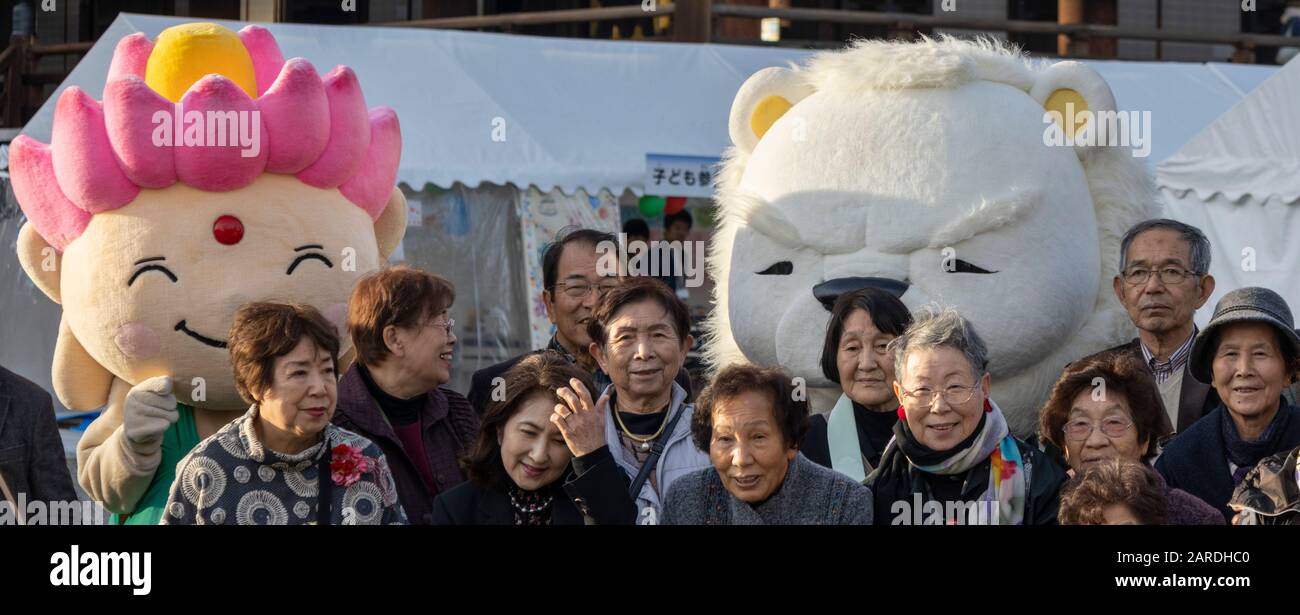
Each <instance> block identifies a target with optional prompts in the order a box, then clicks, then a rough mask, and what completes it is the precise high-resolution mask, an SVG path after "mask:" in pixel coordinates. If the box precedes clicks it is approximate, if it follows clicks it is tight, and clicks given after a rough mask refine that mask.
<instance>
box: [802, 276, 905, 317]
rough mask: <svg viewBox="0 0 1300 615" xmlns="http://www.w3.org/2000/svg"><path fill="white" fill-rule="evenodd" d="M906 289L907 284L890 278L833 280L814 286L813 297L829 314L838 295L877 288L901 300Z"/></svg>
mask: <svg viewBox="0 0 1300 615" xmlns="http://www.w3.org/2000/svg"><path fill="white" fill-rule="evenodd" d="M907 287H908V284H907V282H900V281H898V280H894V279H891V278H835V279H834V280H826V281H825V282H822V283H821V284H818V285H816V286H814V287H813V296H814V297H816V298H817V300H818V301H820V302H821V304H822V307H825V308H826V311H828V312H829V311H830V310H831V307H833V306H834V305H835V300H836V299H839V297H840V295H843V294H844V293H851V292H853V291H855V290H860V289H863V288H879V289H880V290H883V291H885V292H887V293H889V294H891V295H893V296H895V297H899V298H902V296H903V293H905V292H907Z"/></svg>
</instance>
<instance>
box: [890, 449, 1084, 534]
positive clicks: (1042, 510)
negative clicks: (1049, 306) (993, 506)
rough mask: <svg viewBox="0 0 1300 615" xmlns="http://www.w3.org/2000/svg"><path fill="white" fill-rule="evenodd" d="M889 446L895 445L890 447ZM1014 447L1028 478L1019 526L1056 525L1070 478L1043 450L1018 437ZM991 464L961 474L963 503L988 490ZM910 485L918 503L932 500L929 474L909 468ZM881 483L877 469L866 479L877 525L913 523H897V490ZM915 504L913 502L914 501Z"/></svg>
mask: <svg viewBox="0 0 1300 615" xmlns="http://www.w3.org/2000/svg"><path fill="white" fill-rule="evenodd" d="M891 446H896V444H893V445H891ZM1016 446H1018V447H1019V448H1020V457H1021V459H1023V460H1024V463H1025V466H1026V467H1025V469H1024V470H1025V471H1026V472H1027V473H1028V476H1029V484H1028V485H1027V486H1026V493H1025V512H1024V518H1023V519H1022V520H1021V525H1056V524H1057V520H1056V514H1057V511H1058V510H1059V508H1060V506H1061V487H1063V486H1065V482H1066V481H1067V480H1068V479H1069V476H1068V475H1067V474H1066V473H1065V469H1064V468H1062V467H1061V466H1059V465H1057V464H1056V463H1055V462H1053V461H1052V459H1051V458H1050V457H1048V456H1047V455H1046V454H1044V453H1043V452H1042V451H1040V450H1038V449H1036V448H1034V447H1032V446H1030V445H1028V444H1025V443H1024V442H1023V441H1021V440H1020V439H1019V438H1016ZM991 464H992V462H991V461H990V460H988V459H985V460H984V461H982V462H980V463H978V464H976V465H975V467H973V468H971V469H969V470H967V471H966V473H965V474H962V475H961V480H962V481H963V482H962V489H961V499H962V500H963V501H966V502H972V501H976V500H978V499H979V498H980V496H981V495H983V493H984V492H985V491H986V490H987V488H988V484H989V466H990V465H991ZM910 473H911V481H912V484H911V486H910V489H911V491H912V492H913V493H920V494H921V501H922V502H928V501H931V500H932V499H933V498H931V497H930V494H929V492H930V488H929V485H928V484H927V480H928V478H929V477H930V475H928V474H926V473H925V472H921V471H918V470H916V469H915V468H912V469H911V471H910ZM880 480H883V479H882V478H881V471H880V469H879V468H877V469H876V471H875V472H872V473H871V475H870V476H868V477H867V480H866V485H867V486H868V487H871V491H872V496H873V497H874V498H875V511H876V512H875V514H874V515H873V517H874V521H875V524H876V525H908V524H912V523H913V521H909V520H907V519H901V520H900V513H899V512H898V511H897V510H895V502H894V500H893V496H892V495H890V494H892V493H895V492H896V491H897V490H896V489H893V488H889V487H887V486H885V485H878V484H877V483H878V482H879V481H880ZM913 501H914V500H913ZM911 504H912V502H908V506H907V507H903V510H904V511H911V510H912V506H911ZM920 516H921V517H922V519H923V520H924V518H925V515H924V512H923V511H922V512H921V513H920Z"/></svg>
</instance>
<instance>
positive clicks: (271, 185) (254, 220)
mask: <svg viewBox="0 0 1300 615" xmlns="http://www.w3.org/2000/svg"><path fill="white" fill-rule="evenodd" d="M227 137H228V138H227ZM236 137H237V138H236ZM10 151H11V154H10V166H11V169H12V175H13V184H14V193H15V195H16V196H17V197H18V201H19V204H20V205H21V206H22V208H23V211H24V213H26V214H27V217H28V222H29V223H28V224H27V225H25V226H24V228H23V229H22V231H21V232H20V234H19V241H18V244H19V245H18V251H19V260H20V262H22V264H23V267H24V269H25V270H26V271H27V273H28V275H29V276H31V278H32V279H33V280H34V281H35V283H36V284H37V286H39V287H40V288H41V289H42V290H43V291H45V292H46V294H47V295H49V296H50V298H51V299H53V300H54V301H56V302H59V303H62V304H63V306H64V310H63V322H62V324H61V325H60V332H59V340H58V342H57V345H56V347H55V364H54V386H55V390H56V392H57V393H58V394H59V397H60V399H61V400H62V401H63V402H64V404H66V405H67V406H68V407H70V408H76V409H91V408H95V407H98V406H100V405H102V404H104V403H105V401H106V397H107V395H108V389H109V386H110V384H111V381H112V379H113V378H117V379H120V380H123V381H125V382H127V383H128V384H132V385H134V384H137V383H139V382H140V381H142V380H145V379H147V378H150V377H153V376H162V375H166V376H171V377H172V378H173V379H174V381H175V383H176V388H175V394H176V396H177V398H178V400H180V401H181V402H184V403H190V404H193V405H195V406H197V407H204V408H213V409H236V408H239V407H242V406H243V404H244V402H243V401H242V400H241V399H240V398H239V396H238V394H237V393H236V391H235V386H234V382H233V379H232V372H231V368H230V364H229V355H228V350H227V348H226V339H227V337H228V335H229V330H230V325H231V322H232V320H233V319H234V313H235V310H236V309H238V308H239V306H241V305H243V304H245V303H248V302H250V301H262V300H271V301H289V302H298V303H307V304H311V305H313V306H315V307H316V308H317V309H319V310H320V311H321V312H322V313H323V314H324V315H325V316H326V317H328V318H330V319H332V320H333V321H334V322H335V323H336V324H337V325H339V327H340V336H341V338H342V340H343V348H344V349H347V348H349V344H348V343H347V336H346V332H345V331H344V330H343V329H342V326H343V323H344V319H345V317H346V313H347V307H346V305H347V301H348V297H349V295H350V293H351V289H352V286H353V284H354V283H355V282H356V280H357V278H359V277H360V276H362V275H364V274H365V273H367V272H369V271H373V270H374V269H376V268H378V267H379V266H381V265H382V263H383V260H384V259H385V258H386V257H387V255H388V254H389V253H390V252H391V251H392V249H393V248H394V247H395V246H396V244H397V242H398V241H400V240H401V237H402V235H403V233H404V231H405V224H406V217H405V216H406V211H405V210H406V206H405V199H404V198H403V197H402V193H401V192H400V191H399V190H396V189H394V188H393V181H394V179H395V176H396V173H397V165H398V158H399V156H400V152H401V137H400V132H399V128H398V124H397V117H396V115H394V114H393V112H392V110H391V109H387V108H384V107H379V108H376V109H373V110H371V109H368V108H367V107H366V104H365V100H364V98H363V97H362V94H361V90H360V85H359V83H358V81H357V79H356V75H354V74H353V73H352V72H351V71H350V70H348V69H347V68H346V67H338V68H336V69H335V70H333V71H331V72H330V73H328V74H326V75H325V76H324V77H321V76H320V75H318V74H317V73H316V70H315V68H314V67H312V65H311V64H310V63H308V62H307V61H306V60H303V59H301V58H293V59H290V60H288V61H285V60H284V58H283V57H282V55H281V54H280V50H279V47H278V45H277V44H276V43H275V39H274V38H273V37H272V36H271V34H270V33H269V32H267V31H266V30H265V29H262V28H260V27H257V26H249V27H247V28H244V29H243V30H241V31H240V32H239V33H235V32H232V31H230V30H228V29H226V28H224V27H222V26H218V25H215V24H186V25H183V26H177V27H174V28H169V29H167V30H165V31H164V32H162V33H161V34H160V35H159V36H158V38H157V39H156V40H155V41H150V40H148V39H147V38H145V37H144V36H143V35H141V34H133V35H131V36H128V37H126V38H124V39H123V40H122V41H121V42H120V43H119V44H118V46H117V49H116V51H115V52H114V57H113V62H112V65H111V67H110V68H109V75H108V79H107V83H106V85H105V87H104V100H103V102H100V101H96V100H94V99H92V98H90V97H89V96H88V95H86V94H85V93H84V92H82V91H81V90H80V89H78V88H75V87H73V88H68V89H67V90H65V91H64V93H63V94H62V95H61V96H60V98H59V101H58V106H57V108H56V111H55V118H54V130H53V134H52V139H51V144H50V145H45V144H42V143H38V142H36V141H34V140H32V139H29V138H27V137H19V138H17V139H15V140H14V142H13V146H12V148H11V150H10Z"/></svg>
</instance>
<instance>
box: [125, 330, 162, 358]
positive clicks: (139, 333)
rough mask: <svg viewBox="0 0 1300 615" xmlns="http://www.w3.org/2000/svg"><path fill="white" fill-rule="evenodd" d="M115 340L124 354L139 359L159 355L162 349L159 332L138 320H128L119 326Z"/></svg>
mask: <svg viewBox="0 0 1300 615" xmlns="http://www.w3.org/2000/svg"><path fill="white" fill-rule="evenodd" d="M113 341H114V342H117V347H118V348H119V349H121V350H122V354H125V355H126V356H127V357H129V358H131V359H135V360H137V361H138V360H142V359H152V358H154V357H156V356H158V352H159V351H160V350H161V349H162V342H161V341H160V340H159V338H158V332H157V331H154V330H153V327H150V326H149V325H145V324H141V323H138V322H128V323H126V324H124V325H122V326H120V327H118V328H117V335H115V336H113Z"/></svg>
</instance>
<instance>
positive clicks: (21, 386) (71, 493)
mask: <svg viewBox="0 0 1300 615" xmlns="http://www.w3.org/2000/svg"><path fill="white" fill-rule="evenodd" d="M0 481H3V482H4V485H5V486H6V487H7V488H8V490H9V492H10V493H11V494H12V497H14V498H18V497H19V494H25V495H24V496H22V497H24V498H26V500H27V501H28V502H32V501H41V502H72V501H76V500H77V492H76V490H74V489H73V487H72V473H71V472H70V471H69V470H68V460H67V457H66V455H65V454H64V452H63V439H62V438H60V437H59V426H58V423H56V422H55V419H54V405H53V402H52V401H51V400H50V394H49V393H46V392H45V389H42V388H41V387H40V386H38V385H37V384H36V383H34V382H32V381H30V380H28V379H26V378H23V377H22V376H19V375H18V374H15V373H13V372H11V371H9V370H7V369H5V368H3V367H0ZM3 499H4V496H3V491H0V500H3Z"/></svg>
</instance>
